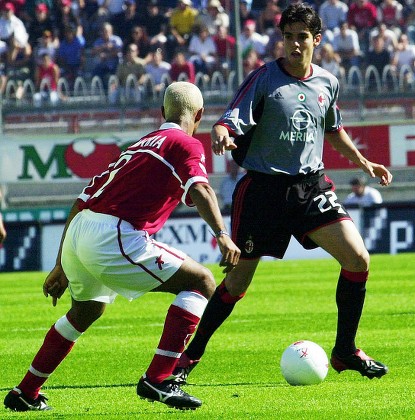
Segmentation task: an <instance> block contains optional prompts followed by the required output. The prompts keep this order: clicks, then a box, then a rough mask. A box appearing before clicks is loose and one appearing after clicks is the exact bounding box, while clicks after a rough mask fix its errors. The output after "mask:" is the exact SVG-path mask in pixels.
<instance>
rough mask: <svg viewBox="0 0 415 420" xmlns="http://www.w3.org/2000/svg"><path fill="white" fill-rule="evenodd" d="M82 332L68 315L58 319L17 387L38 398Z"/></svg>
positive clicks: (32, 397) (27, 394)
mask: <svg viewBox="0 0 415 420" xmlns="http://www.w3.org/2000/svg"><path fill="white" fill-rule="evenodd" d="M82 333H83V331H79V330H78V329H76V328H75V326H74V325H73V323H72V322H71V321H70V320H69V319H68V315H64V316H63V317H62V318H60V319H58V320H57V321H56V323H55V324H54V325H52V327H51V328H50V330H49V331H48V333H47V334H46V336H45V340H44V342H43V344H42V346H41V348H40V349H39V351H38V353H37V354H36V356H35V358H34V359H33V362H32V364H31V366H30V368H29V370H28V372H27V373H26V375H25V377H24V378H23V380H22V382H20V384H19V385H18V386H17V387H18V388H19V389H20V390H21V391H22V392H23V393H24V394H25V395H26V396H27V397H29V398H31V399H36V398H37V397H38V395H39V391H40V388H41V387H42V385H43V384H44V383H45V382H46V380H47V379H48V377H49V376H50V375H51V374H52V372H53V371H54V370H55V369H56V368H57V367H58V366H59V364H60V363H61V362H62V361H63V360H64V359H65V357H66V356H67V355H68V353H69V352H70V351H71V349H72V347H73V346H74V344H75V341H76V340H77V339H78V338H79V337H80V336H81V335H82Z"/></svg>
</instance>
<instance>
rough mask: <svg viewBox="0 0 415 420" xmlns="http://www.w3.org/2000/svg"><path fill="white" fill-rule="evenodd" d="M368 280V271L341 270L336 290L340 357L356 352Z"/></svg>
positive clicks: (337, 349)
mask: <svg viewBox="0 0 415 420" xmlns="http://www.w3.org/2000/svg"><path fill="white" fill-rule="evenodd" d="M367 278H368V272H367V271H365V272H360V273H355V272H350V271H347V270H344V269H342V270H341V273H340V277H339V281H338V284H337V290H336V303H337V309H338V320H337V337H336V344H335V351H336V354H338V355H339V356H347V355H350V354H352V353H354V352H355V351H356V345H355V337H356V333H357V329H358V326H359V321H360V317H361V315H362V310H363V305H364V301H365V295H366V281H367Z"/></svg>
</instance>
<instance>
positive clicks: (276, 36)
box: [265, 14, 283, 61]
mask: <svg viewBox="0 0 415 420" xmlns="http://www.w3.org/2000/svg"><path fill="white" fill-rule="evenodd" d="M280 20H281V15H280V14H277V15H275V18H274V30H273V31H272V32H271V33H270V34H269V39H268V43H267V46H266V49H265V51H266V57H267V60H268V61H269V59H273V57H274V48H275V44H276V43H277V42H279V41H282V40H283V36H282V32H281V29H280Z"/></svg>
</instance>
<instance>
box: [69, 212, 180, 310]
mask: <svg viewBox="0 0 415 420" xmlns="http://www.w3.org/2000/svg"><path fill="white" fill-rule="evenodd" d="M185 258H186V254H184V253H183V252H181V251H179V250H177V249H174V248H171V247H169V246H168V245H165V244H163V243H161V242H157V241H154V240H153V239H151V238H150V237H149V236H148V234H147V232H146V231H143V230H135V229H134V228H133V226H132V225H131V224H130V223H128V222H126V221H124V220H121V219H119V218H118V217H114V216H110V215H108V214H102V213H94V212H92V211H91V210H83V211H81V212H80V213H78V214H77V215H76V216H75V217H74V219H73V220H72V221H71V223H70V225H69V227H68V230H67V232H66V235H65V240H64V243H63V248H62V267H63V270H64V272H65V274H66V276H67V278H68V280H69V286H68V287H69V290H70V292H71V295H72V297H73V298H74V299H75V300H77V301H86V300H96V301H99V302H105V303H112V302H113V301H114V299H115V298H116V296H117V295H118V294H120V295H122V296H124V297H126V298H127V299H129V300H132V299H136V298H138V297H139V296H141V295H143V294H144V293H146V292H148V291H150V290H152V289H154V288H156V287H157V286H160V285H161V284H163V283H164V282H166V281H167V280H168V279H169V278H170V277H171V276H172V275H173V274H174V273H175V272H176V271H177V270H178V269H179V268H180V266H181V265H182V263H183V261H184V259H185Z"/></svg>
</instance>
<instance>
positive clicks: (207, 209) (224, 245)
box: [189, 183, 241, 273]
mask: <svg viewBox="0 0 415 420" xmlns="http://www.w3.org/2000/svg"><path fill="white" fill-rule="evenodd" d="M189 194H190V197H191V199H192V201H193V203H194V204H195V206H196V208H197V210H198V212H199V214H200V216H201V217H202V219H203V220H205V222H206V223H207V224H208V225H209V226H210V228H211V229H212V231H213V232H214V234H215V236H216V239H217V241H218V245H219V249H220V252H221V254H222V259H221V261H220V263H219V265H220V266H221V267H225V268H224V270H223V272H224V273H228V272H229V271H231V270H232V269H233V268H234V267H235V266H236V264H238V261H239V256H240V254H241V251H240V250H239V248H238V247H237V246H236V245H235V244H234V243H233V241H232V239H231V238H230V236H229V235H228V234H227V233H226V228H225V224H224V222H223V218H222V214H221V212H220V209H219V205H218V200H217V198H216V194H215V192H214V191H213V188H212V187H211V186H210V185H209V184H206V183H198V184H193V185H192V186H191V187H190V190H189Z"/></svg>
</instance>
